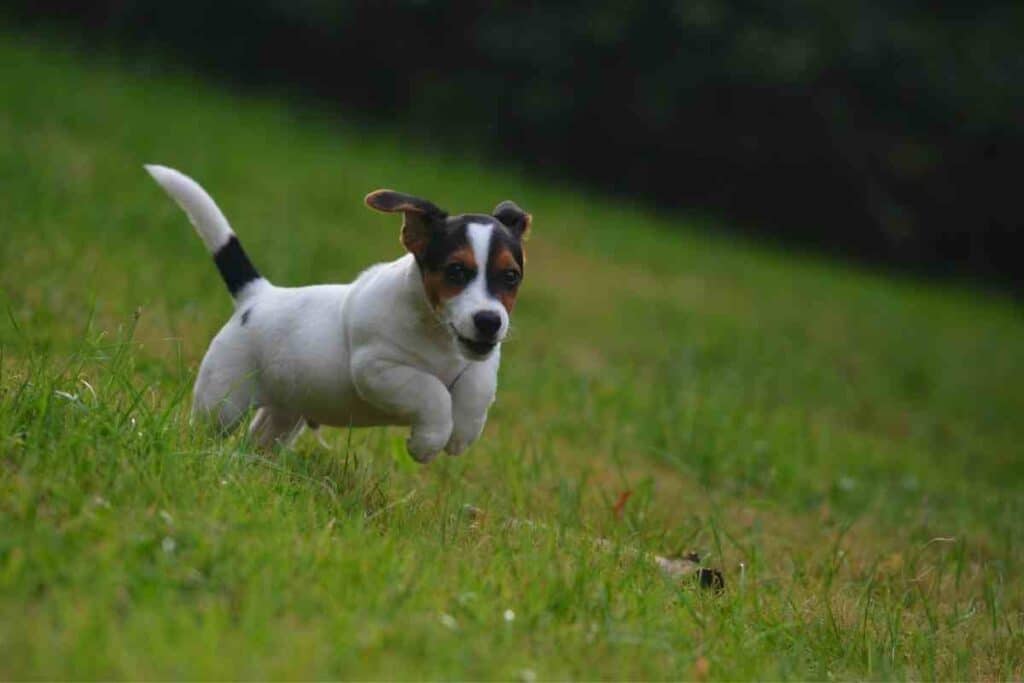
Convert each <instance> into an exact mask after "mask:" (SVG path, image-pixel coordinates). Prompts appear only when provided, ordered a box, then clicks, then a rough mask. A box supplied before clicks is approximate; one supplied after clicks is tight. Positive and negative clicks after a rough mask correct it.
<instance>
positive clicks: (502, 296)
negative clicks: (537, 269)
mask: <svg viewBox="0 0 1024 683" xmlns="http://www.w3.org/2000/svg"><path fill="white" fill-rule="evenodd" d="M524 259H525V255H524ZM488 270H489V271H490V272H489V273H488V276H489V277H488V279H489V280H491V281H492V282H494V283H495V286H494V287H493V290H494V296H496V297H497V299H498V301H500V302H501V305H502V306H504V307H505V310H506V311H508V313H509V315H511V314H512V309H513V308H515V307H516V294H518V293H519V285H518V284H516V285H515V286H512V287H509V286H506V285H504V283H503V280H502V274H503V273H504V272H505V271H508V270H514V271H515V272H517V273H519V276H520V278H522V275H523V271H522V269H521V268H520V267H519V264H518V263H517V262H516V257H515V255H514V254H513V253H512V250H511V249H509V248H508V247H506V246H504V245H502V246H501V247H500V248H499V250H498V251H497V252H495V253H493V254H492V255H491V259H490V263H489V264H488Z"/></svg>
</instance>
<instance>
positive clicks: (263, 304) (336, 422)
mask: <svg viewBox="0 0 1024 683" xmlns="http://www.w3.org/2000/svg"><path fill="white" fill-rule="evenodd" d="M146 170H147V171H149V173H150V175H152V176H153V178H154V179H155V180H156V182H157V183H159V184H160V186H161V187H162V188H163V189H164V190H165V191H166V192H167V193H168V194H169V195H170V196H171V198H172V199H174V201H175V202H177V203H178V205H179V206H181V208H182V209H184V211H185V213H186V214H188V217H189V219H190V220H191V222H192V225H194V226H195V228H196V231H197V232H198V233H199V237H200V238H201V239H202V240H203V243H204V244H206V247H207V249H209V250H210V253H212V254H213V261H214V263H215V264H216V266H217V270H219V271H220V274H221V277H222V278H223V279H224V283H225V284H226V285H227V288H228V291H229V292H231V296H232V298H233V299H234V302H235V312H234V314H232V316H231V318H230V319H229V320H228V322H227V324H225V325H224V327H223V328H221V330H220V332H218V333H217V336H215V337H214V338H213V341H212V342H211V343H210V348H209V349H208V350H207V351H206V355H205V356H204V358H203V362H202V364H201V365H200V366H199V375H198V377H197V378H196V385H195V392H194V398H193V406H192V414H193V416H196V417H208V418H211V419H212V420H213V421H214V422H215V423H217V424H219V426H220V427H221V428H222V429H224V430H229V429H231V428H232V427H234V426H235V425H237V424H238V422H239V420H241V419H242V417H243V416H244V415H245V413H246V411H247V410H248V409H249V408H251V407H253V406H256V407H257V411H256V413H255V416H254V417H253V419H252V422H251V424H250V425H249V433H250V434H251V435H252V437H253V438H254V439H255V441H256V443H257V444H259V445H260V446H261V447H269V446H271V445H273V444H274V443H275V442H280V443H289V442H290V441H291V440H293V439H294V438H295V437H296V436H297V435H298V434H299V433H300V432H301V431H302V429H303V427H304V426H306V425H310V426H311V427H317V426H319V425H332V426H337V427H368V426H381V425H409V426H411V427H412V430H411V433H410V436H409V439H408V440H407V442H406V444H407V447H408V450H409V454H410V455H411V456H412V457H413V458H414V459H416V460H417V461H419V462H429V461H430V460H432V459H433V458H434V457H435V456H436V455H437V454H438V453H440V452H441V450H442V449H443V450H445V451H447V452H448V453H449V454H451V455H458V454H459V453H461V452H462V451H463V450H465V449H466V447H467V446H469V445H470V444H471V443H473V441H475V440H476V439H477V437H479V436H480V432H481V431H482V430H483V428H484V423H485V422H486V421H487V410H488V408H490V406H491V404H492V403H493V402H494V396H495V392H496V391H497V383H498V365H499V362H500V357H501V342H502V340H504V339H505V336H506V335H507V334H508V330H509V315H510V314H511V313H512V309H513V307H514V306H515V302H516V293H517V292H518V291H519V285H520V283H521V282H522V279H523V240H524V239H525V237H526V235H527V232H528V231H529V229H530V214H528V213H526V212H525V211H523V210H522V209H520V208H519V207H518V206H516V204H515V203H513V202H510V201H505V202H502V203H501V204H498V206H497V208H495V210H494V213H493V214H492V215H489V216H488V215H483V214H461V215H457V216H449V215H448V214H447V213H446V212H444V211H442V210H441V209H439V208H438V207H436V206H435V205H434V204H432V203H431V202H428V201H426V200H424V199H419V198H417V197H413V196H410V195H407V194H402V193H400V192H393V191H391V190H377V191H376V192H371V193H370V194H368V195H367V196H366V200H365V201H366V204H367V205H368V206H370V207H371V208H373V209H377V210H378V211H386V212H390V213H394V212H401V213H402V214H403V216H404V221H403V223H402V233H401V239H402V244H403V245H404V246H405V248H406V250H407V251H408V252H409V253H408V254H406V255H404V256H402V257H401V258H399V259H397V260H395V261H392V262H390V263H381V264H378V265H375V266H373V267H371V268H369V269H367V270H365V271H363V272H362V273H361V274H360V275H359V277H357V278H356V279H355V281H354V282H352V283H351V284H345V285H313V286H310V287H275V286H274V285H272V284H270V283H269V282H268V281H267V280H266V278H264V277H262V276H261V275H260V274H259V273H258V272H257V271H256V268H255V267H253V265H252V262H250V261H249V257H248V256H246V254H245V251H243V250H242V245H241V244H240V243H239V241H238V238H237V237H236V236H235V233H234V232H233V231H232V230H231V227H230V226H229V225H228V221H227V219H226V218H224V214H222V213H221V211H220V209H218V208H217V205H216V204H215V203H214V201H213V200H212V199H211V198H210V196H209V195H208V194H207V193H206V192H205V191H204V190H203V188H202V187H200V186H199V184H198V183H196V182H195V181H194V180H192V179H191V178H189V177H187V176H185V175H183V174H181V173H179V172H178V171H175V170H173V169H170V168H166V167H164V166H155V165H149V166H146Z"/></svg>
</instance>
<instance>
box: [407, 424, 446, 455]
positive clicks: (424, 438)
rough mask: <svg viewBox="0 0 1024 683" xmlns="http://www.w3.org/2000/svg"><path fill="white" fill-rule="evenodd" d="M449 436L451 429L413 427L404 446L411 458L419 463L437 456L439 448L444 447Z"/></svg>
mask: <svg viewBox="0 0 1024 683" xmlns="http://www.w3.org/2000/svg"><path fill="white" fill-rule="evenodd" d="M450 437H451V431H450V430H449V431H448V432H441V431H431V430H426V429H413V430H412V434H411V435H410V436H409V439H408V440H407V441H406V442H405V447H406V449H407V450H408V451H409V455H411V456H412V459H413V460H415V461H416V462H419V463H428V462H430V461H431V460H433V459H434V458H436V457H437V454H438V453H440V452H441V449H442V448H444V447H445V444H446V443H448V440H449V439H450Z"/></svg>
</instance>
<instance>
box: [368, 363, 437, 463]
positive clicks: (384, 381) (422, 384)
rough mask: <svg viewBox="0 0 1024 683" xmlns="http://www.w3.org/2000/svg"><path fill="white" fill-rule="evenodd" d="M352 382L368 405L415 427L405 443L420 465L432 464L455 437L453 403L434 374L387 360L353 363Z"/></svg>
mask: <svg viewBox="0 0 1024 683" xmlns="http://www.w3.org/2000/svg"><path fill="white" fill-rule="evenodd" d="M354 366H355V367H354V372H353V379H354V380H355V386H356V390H357V391H358V392H359V394H360V396H362V397H363V399H364V400H366V401H367V402H369V403H372V404H373V405H375V406H377V407H378V408H380V409H382V410H384V411H386V412H388V413H390V414H392V415H394V416H396V417H399V418H402V419H403V420H408V421H409V422H410V423H411V424H412V433H411V434H410V436H409V439H408V440H407V441H406V442H405V443H406V447H407V448H408V450H409V455H411V456H412V457H413V459H415V460H416V461H417V462H430V461H431V460H433V459H434V457H436V456H437V454H438V453H440V452H441V449H442V448H444V446H445V444H446V443H448V440H449V439H450V438H451V435H452V400H451V396H450V395H449V394H448V389H447V388H446V387H445V386H444V384H442V383H441V381H440V380H439V379H437V378H436V377H434V376H433V375H429V374H427V373H425V372H422V371H420V370H417V369H415V368H411V367H409V366H407V365H399V364H397V363H393V362H388V361H369V362H366V363H363V364H360V363H354Z"/></svg>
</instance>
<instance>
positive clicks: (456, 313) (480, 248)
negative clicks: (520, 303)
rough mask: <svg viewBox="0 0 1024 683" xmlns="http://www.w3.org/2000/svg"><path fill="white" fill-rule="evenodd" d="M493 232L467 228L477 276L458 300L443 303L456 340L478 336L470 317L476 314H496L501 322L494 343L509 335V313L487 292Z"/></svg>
mask: <svg viewBox="0 0 1024 683" xmlns="http://www.w3.org/2000/svg"><path fill="white" fill-rule="evenodd" d="M493 232H494V226H493V225H490V224H487V223H470V224H469V225H467V226H466V238H467V239H468V240H469V246H470V248H471V249H472V250H473V258H474V259H475V260H476V264H477V273H476V276H475V277H474V278H473V279H472V281H470V283H469V284H468V285H466V287H465V288H464V289H463V290H462V292H461V293H460V294H459V295H458V296H456V297H453V298H451V299H449V300H448V301H447V302H446V303H445V318H447V320H448V321H449V322H450V323H451V324H452V326H453V327H454V328H455V331H456V332H457V333H458V334H459V336H461V337H465V338H466V339H470V340H473V341H476V340H477V339H478V336H479V335H478V333H477V329H476V324H475V323H474V322H473V316H474V315H476V314H477V313H484V312H491V313H496V314H497V315H498V316H499V317H500V318H501V328H499V330H498V334H497V336H496V341H501V340H502V339H504V338H505V334H506V333H507V332H508V311H506V310H505V307H504V306H502V305H501V302H499V301H498V300H497V299H496V298H494V297H493V296H492V295H491V293H490V292H488V291H487V266H488V263H487V256H488V254H489V253H490V250H491V235H492V234H493ZM488 341H490V340H488Z"/></svg>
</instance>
